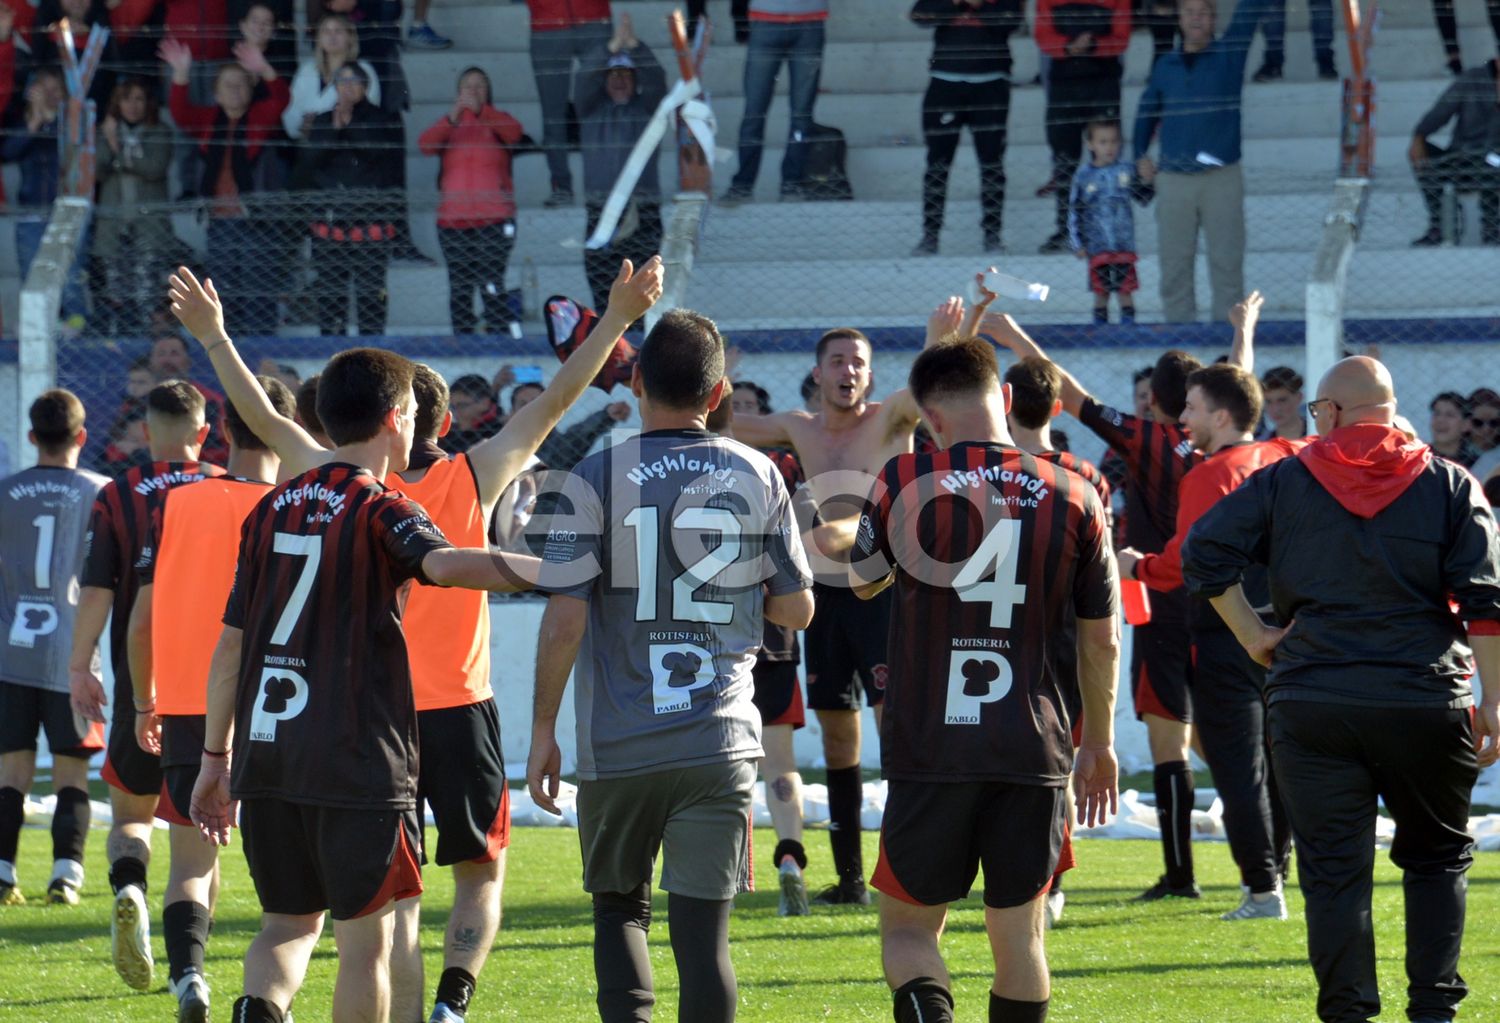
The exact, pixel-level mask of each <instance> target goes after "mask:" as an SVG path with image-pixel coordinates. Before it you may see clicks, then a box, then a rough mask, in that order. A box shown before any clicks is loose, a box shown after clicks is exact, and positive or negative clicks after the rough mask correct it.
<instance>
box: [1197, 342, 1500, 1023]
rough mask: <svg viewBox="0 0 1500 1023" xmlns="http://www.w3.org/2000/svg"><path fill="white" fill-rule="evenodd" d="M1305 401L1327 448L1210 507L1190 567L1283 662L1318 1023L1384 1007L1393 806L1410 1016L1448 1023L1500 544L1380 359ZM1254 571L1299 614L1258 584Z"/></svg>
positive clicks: (1354, 368)
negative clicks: (1381, 935) (1386, 875)
mask: <svg viewBox="0 0 1500 1023" xmlns="http://www.w3.org/2000/svg"><path fill="white" fill-rule="evenodd" d="M1308 404H1309V406H1310V407H1311V410H1312V413H1313V420H1314V422H1315V423H1316V424H1317V427H1318V433H1319V438H1318V440H1316V441H1315V442H1313V443H1311V444H1308V445H1307V446H1305V447H1303V448H1302V449H1301V450H1300V451H1299V452H1298V453H1297V455H1296V457H1294V458H1284V459H1282V460H1281V461H1279V462H1277V463H1275V464H1274V465H1272V466H1269V467H1268V468H1265V469H1262V470H1261V471H1260V472H1258V473H1256V474H1255V475H1253V476H1251V477H1250V478H1249V479H1248V480H1246V481H1245V483H1244V484H1243V485H1242V486H1240V488H1239V489H1238V490H1236V491H1235V492H1234V493H1232V494H1230V495H1229V496H1227V497H1225V498H1224V499H1223V500H1221V501H1219V502H1218V503H1217V504H1215V505H1214V506H1213V508H1212V509H1210V510H1209V511H1208V513H1207V514H1205V515H1204V516H1203V517H1202V518H1201V519H1199V520H1198V523H1197V524H1196V525H1195V526H1194V527H1193V529H1192V531H1191V532H1190V533H1189V534H1188V538H1187V542H1186V543H1185V544H1184V545H1183V548H1182V565H1183V578H1184V579H1185V580H1186V583H1187V586H1188V589H1189V590H1190V591H1191V592H1192V593H1193V594H1195V595H1196V596H1198V597H1201V598H1205V599H1207V600H1210V601H1211V602H1212V603H1213V605H1214V608H1215V610H1217V611H1218V613H1219V614H1220V616H1221V617H1223V619H1224V621H1225V623H1226V624H1228V626H1229V628H1230V629H1231V630H1232V631H1233V632H1234V634H1235V637H1236V638H1237V639H1238V640H1239V641H1240V643H1241V644H1242V645H1243V646H1244V647H1245V649H1246V651H1247V652H1248V653H1249V654H1250V656H1251V657H1252V658H1253V659H1254V660H1255V661H1257V662H1258V663H1260V664H1263V665H1266V666H1267V667H1268V668H1269V669H1270V670H1269V671H1268V672H1267V673H1266V700H1267V703H1268V704H1269V708H1270V709H1269V711H1268V717H1267V720H1268V726H1269V729H1270V736H1271V758H1272V761H1273V762H1274V765H1275V769H1276V779H1277V782H1278V784H1279V786H1280V789H1281V793H1282V796H1283V798H1284V800H1285V803H1286V810H1287V815H1288V817H1289V818H1290V819H1291V825H1292V834H1293V835H1294V836H1295V837H1296V840H1297V873H1298V880H1299V881H1300V882H1301V886H1302V895H1303V898H1304V899H1305V901H1306V912H1307V944H1308V952H1309V957H1310V959H1311V961H1312V967H1313V973H1314V974H1315V975H1316V977H1317V981H1318V1006H1317V1011H1318V1018H1319V1019H1321V1020H1324V1021H1326V1023H1345V1021H1356V1020H1358V1021H1364V1020H1369V1019H1372V1018H1374V1017H1375V1016H1378V1015H1380V993H1379V987H1378V986H1377V984H1376V976H1375V932H1374V928H1373V921H1372V918H1371V914H1370V893H1371V889H1372V887H1373V878H1372V874H1373V870H1374V866H1375V823H1376V819H1377V814H1378V802H1379V801H1381V800H1383V801H1384V803H1385V807H1386V809H1387V810H1388V811H1389V812H1390V815H1391V817H1392V818H1393V819H1394V821H1395V825H1396V835H1395V840H1394V841H1393V842H1392V844H1391V859H1392V860H1393V861H1394V862H1395V864H1396V865H1397V866H1398V867H1400V868H1401V869H1402V871H1403V872H1404V877H1403V888H1404V890H1405V895H1406V932H1405V933H1406V974H1407V980H1408V984H1407V1005H1406V1015H1407V1017H1408V1019H1410V1020H1411V1021H1412V1023H1438V1021H1446V1020H1451V1019H1453V1017H1454V1014H1455V1012H1456V1011H1457V1008H1458V1004H1459V1002H1460V1001H1462V999H1463V998H1464V996H1465V995H1466V994H1467V993H1468V987H1467V985H1466V984H1465V983H1464V980H1463V977H1462V976H1461V975H1460V974H1459V969H1458V960H1459V952H1460V947H1461V945H1462V942H1463V931H1464V903H1465V893H1466V891H1467V880H1466V877H1465V875H1466V874H1467V872H1468V869H1469V866H1470V863H1471V862H1472V859H1473V849H1474V841H1473V838H1472V837H1471V836H1470V835H1469V833H1468V817H1469V803H1470V797H1471V790H1472V789H1473V786H1474V780H1475V778H1476V777H1477V776H1478V771H1479V768H1481V767H1487V766H1489V765H1490V764H1492V763H1494V762H1495V761H1496V760H1497V759H1500V748H1497V746H1496V739H1497V735H1500V538H1497V535H1496V528H1495V519H1494V516H1493V515H1492V514H1491V513H1490V509H1489V505H1488V504H1487V503H1486V502H1485V499H1484V495H1483V494H1482V493H1481V492H1480V486H1479V481H1478V480H1475V479H1474V478H1473V477H1472V476H1470V475H1469V473H1468V472H1467V471H1465V470H1464V469H1463V468H1462V467H1461V466H1457V465H1454V464H1453V463H1451V462H1448V461H1445V460H1443V459H1441V458H1434V457H1433V454H1432V450H1431V449H1430V448H1429V447H1428V446H1427V445H1425V444H1422V443H1421V442H1419V441H1416V440H1413V439H1411V438H1410V437H1409V436H1408V435H1407V434H1405V433H1403V432H1402V431H1401V430H1400V429H1398V428H1397V427H1396V426H1395V425H1394V423H1395V420H1396V396H1395V390H1394V388H1393V386H1392V383H1391V375H1390V373H1389V372H1388V371H1387V370H1386V368H1385V367H1384V366H1382V365H1381V364H1380V363H1379V362H1377V361H1376V360H1374V359H1371V358H1368V357H1364V356H1356V357H1355V358H1351V359H1345V360H1343V361H1342V362H1339V363H1336V364H1335V365H1334V367H1333V368H1332V369H1331V370H1329V371H1328V373H1327V374H1326V375H1325V376H1324V377H1323V379H1322V381H1321V382H1320V383H1319V385H1318V397H1317V399H1316V400H1314V401H1311V402H1309V403H1308ZM1256 564H1262V565H1265V566H1266V567H1267V569H1268V574H1269V579H1270V597H1271V606H1272V609H1273V611H1274V612H1275V617H1276V619H1277V620H1278V621H1281V622H1286V623H1288V624H1286V625H1285V626H1280V627H1278V626H1273V625H1267V624H1266V623H1265V622H1264V621H1262V619H1261V618H1260V616H1259V615H1257V614H1256V613H1255V611H1254V610H1253V609H1252V606H1251V600H1250V599H1249V598H1247V597H1246V595H1245V588H1244V587H1243V586H1242V584H1241V579H1242V578H1243V576H1244V574H1245V571H1246V569H1248V568H1249V567H1250V566H1252V565H1256ZM1476 669H1477V672H1478V676H1479V682H1480V685H1481V688H1482V692H1483V696H1482V698H1481V699H1480V701H1479V702H1478V703H1477V705H1476V702H1475V694H1474V690H1473V688H1472V685H1471V681H1470V680H1471V676H1473V675H1474V674H1475V672H1476Z"/></svg>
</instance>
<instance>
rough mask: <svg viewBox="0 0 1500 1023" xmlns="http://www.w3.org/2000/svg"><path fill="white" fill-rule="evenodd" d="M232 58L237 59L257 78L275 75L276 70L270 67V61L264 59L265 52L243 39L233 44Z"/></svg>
mask: <svg viewBox="0 0 1500 1023" xmlns="http://www.w3.org/2000/svg"><path fill="white" fill-rule="evenodd" d="M234 59H235V60H237V61H239V64H240V67H242V68H244V69H245V70H246V71H248V72H250V73H251V74H252V75H255V76H257V77H259V78H275V77H276V70H275V69H274V68H273V67H271V62H270V61H268V60H266V55H265V53H264V52H263V51H261V50H258V49H256V48H255V47H254V46H251V45H250V44H249V43H247V42H245V41H244V40H243V39H242V40H240V41H239V42H237V43H235V44H234Z"/></svg>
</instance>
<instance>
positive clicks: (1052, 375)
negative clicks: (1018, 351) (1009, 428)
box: [1005, 355, 1062, 430]
mask: <svg viewBox="0 0 1500 1023" xmlns="http://www.w3.org/2000/svg"><path fill="white" fill-rule="evenodd" d="M1005 382H1006V383H1007V384H1010V415H1011V418H1012V419H1014V420H1015V421H1016V422H1017V423H1020V424H1021V425H1022V426H1024V427H1025V428H1026V429H1028V430H1039V429H1041V428H1042V427H1044V426H1046V425H1047V423H1048V422H1050V421H1051V419H1052V408H1053V406H1054V405H1056V404H1057V396H1058V395H1059V394H1061V393H1062V373H1061V372H1060V371H1059V370H1058V368H1057V365H1056V364H1055V363H1053V362H1051V361H1050V360H1048V359H1041V358H1037V357H1036V356H1034V355H1033V356H1028V357H1027V358H1024V359H1022V360H1021V361H1020V362H1018V363H1016V364H1015V365H1014V366H1012V367H1010V369H1008V370H1006V371H1005Z"/></svg>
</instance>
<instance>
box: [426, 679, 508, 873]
mask: <svg viewBox="0 0 1500 1023" xmlns="http://www.w3.org/2000/svg"><path fill="white" fill-rule="evenodd" d="M417 736H418V742H419V748H420V749H421V751H422V752H421V762H420V767H419V772H420V773H419V775H418V778H417V805H418V806H419V807H420V806H421V805H422V803H423V802H424V801H425V802H426V803H427V805H428V807H430V808H431V809H432V819H433V821H434V822H435V823H436V824H437V833H438V840H437V855H436V857H435V861H436V862H437V864H438V866H440V867H446V866H449V865H451V864H454V863H465V862H472V863H490V862H493V861H494V860H495V858H496V857H498V856H499V855H500V850H502V849H504V848H505V847H506V846H508V845H510V790H509V789H508V788H507V787H506V784H505V757H504V755H503V753H502V752H501V748H500V715H499V713H498V712H497V711H496V710H495V701H494V700H493V699H489V700H481V701H480V702H479V703H471V704H468V705H467V706H463V707H444V708H441V709H439V710H421V711H418V712H417ZM425 838H426V835H425V832H424V834H423V839H424V843H425ZM426 859H427V851H426V848H425V844H424V847H423V848H422V861H423V862H424V863H425V862H426Z"/></svg>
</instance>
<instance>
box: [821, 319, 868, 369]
mask: <svg viewBox="0 0 1500 1023" xmlns="http://www.w3.org/2000/svg"><path fill="white" fill-rule="evenodd" d="M842 340H849V341H861V342H863V343H864V346H865V347H866V348H868V349H870V350H872V351H873V350H874V348H875V346H874V345H872V344H870V339H869V338H867V337H865V334H864V331H862V330H855V329H854V328H853V327H834V328H833V329H832V330H830V331H827V332H825V333H824V334H823V336H822V337H820V338H818V346H817V348H816V349H814V351H813V355H814V361H816V362H817V363H818V364H819V365H822V362H823V353H824V352H825V351H827V350H828V346H829V345H831V344H832V343H833V342H835V341H842Z"/></svg>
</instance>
